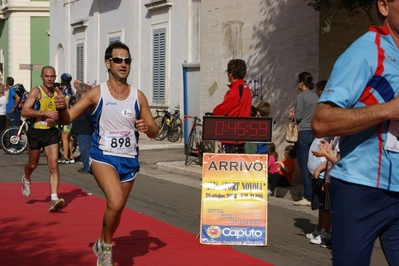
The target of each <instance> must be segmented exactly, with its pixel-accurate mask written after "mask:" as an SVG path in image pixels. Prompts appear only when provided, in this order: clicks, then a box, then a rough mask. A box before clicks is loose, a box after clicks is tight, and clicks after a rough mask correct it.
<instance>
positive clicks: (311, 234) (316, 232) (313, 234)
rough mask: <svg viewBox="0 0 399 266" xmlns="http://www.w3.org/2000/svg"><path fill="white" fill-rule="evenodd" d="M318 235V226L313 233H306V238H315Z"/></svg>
mask: <svg viewBox="0 0 399 266" xmlns="http://www.w3.org/2000/svg"><path fill="white" fill-rule="evenodd" d="M318 235H320V231H319V230H317V228H316V229H315V230H314V231H313V232H312V233H308V234H306V238H307V239H315V238H316V237H317V236H318Z"/></svg>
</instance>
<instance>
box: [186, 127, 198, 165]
mask: <svg viewBox="0 0 399 266" xmlns="http://www.w3.org/2000/svg"><path fill="white" fill-rule="evenodd" d="M195 146H196V144H195V136H194V134H193V132H191V133H190V135H189V136H188V140H187V143H186V144H184V153H185V154H186V161H185V162H184V164H185V165H187V164H188V161H189V160H188V157H189V156H192V155H193V152H192V151H193V149H195V148H196V147H195Z"/></svg>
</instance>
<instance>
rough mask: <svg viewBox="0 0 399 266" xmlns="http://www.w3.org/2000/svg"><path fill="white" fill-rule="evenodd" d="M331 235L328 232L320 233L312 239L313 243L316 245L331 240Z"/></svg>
mask: <svg viewBox="0 0 399 266" xmlns="http://www.w3.org/2000/svg"><path fill="white" fill-rule="evenodd" d="M330 238H331V237H330V235H328V234H319V235H318V236H316V237H315V238H314V239H310V241H309V242H310V243H311V244H315V245H320V244H321V243H322V242H323V243H325V242H326V241H327V240H329V239H330Z"/></svg>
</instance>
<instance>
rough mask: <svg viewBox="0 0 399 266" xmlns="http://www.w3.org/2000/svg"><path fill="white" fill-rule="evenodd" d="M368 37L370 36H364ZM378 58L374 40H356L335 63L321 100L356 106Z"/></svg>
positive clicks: (372, 73)
mask: <svg viewBox="0 0 399 266" xmlns="http://www.w3.org/2000/svg"><path fill="white" fill-rule="evenodd" d="M366 37H369V36H365V37H363V38H366ZM370 38H371V37H370ZM377 60H378V58H377V48H376V45H375V44H374V43H373V42H370V40H368V42H367V43H365V42H364V41H362V39H359V40H358V41H356V42H355V43H354V44H353V45H352V46H351V47H349V48H348V49H347V50H346V51H345V52H344V53H343V54H342V55H341V56H340V57H339V59H338V60H337V62H336V63H335V65H334V68H333V70H332V72H331V76H330V78H329V79H328V82H327V85H326V87H325V89H324V91H323V94H322V95H321V97H320V99H319V102H333V103H334V104H336V105H338V106H340V107H342V108H351V107H355V106H356V104H357V103H358V100H359V98H360V96H361V95H362V93H363V91H364V89H365V88H366V86H367V84H368V82H369V81H370V80H371V79H372V77H373V75H374V73H375V71H376V67H377V63H378V61H377Z"/></svg>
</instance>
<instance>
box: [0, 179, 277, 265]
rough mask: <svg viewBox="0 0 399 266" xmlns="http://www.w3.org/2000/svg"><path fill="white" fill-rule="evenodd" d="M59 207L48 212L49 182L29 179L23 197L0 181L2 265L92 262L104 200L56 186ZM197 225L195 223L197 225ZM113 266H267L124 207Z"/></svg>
mask: <svg viewBox="0 0 399 266" xmlns="http://www.w3.org/2000/svg"><path fill="white" fill-rule="evenodd" d="M59 191H60V194H59V196H60V197H63V198H64V199H65V201H66V206H65V208H64V209H62V210H61V211H59V212H58V213H49V212H48V207H49V204H50V196H49V186H48V184H47V183H34V182H33V183H32V196H31V197H30V198H25V197H24V196H22V193H21V185H20V184H19V183H18V184H16V183H6V184H5V183H2V184H0V233H1V238H0V264H1V265H7V266H11V265H18V266H21V265H32V266H36V265H40V266H55V265H56V266H64V265H75V266H76V265H84V266H86V265H96V256H95V255H94V253H93V252H92V250H91V246H92V245H93V242H94V241H95V240H97V239H98V238H99V234H100V229H101V228H100V227H101V221H102V215H103V211H104V208H105V200H103V199H101V198H99V197H96V196H93V195H90V194H88V193H87V192H85V191H83V190H82V189H80V188H79V187H76V186H73V185H67V184H61V185H60V190H59ZM198 227H199V226H198ZM114 242H115V247H114V264H115V265H118V266H127V265H129V266H130V265H136V266H146V265H151V266H157V265H162V266H169V265H179V266H180V265H181V266H185V265H190V266H203V265H207V266H212V265H218V266H223V265H246V266H250V265H271V264H267V263H265V262H263V261H261V260H258V259H255V258H252V257H250V256H247V255H245V254H242V253H240V252H237V251H235V250H234V249H233V248H232V247H229V246H206V245H200V244H199V241H198V239H196V238H195V235H193V234H190V233H188V232H185V231H183V230H181V229H179V228H176V227H174V226H171V225H168V224H166V223H163V222H161V221H159V220H156V219H154V218H151V217H149V216H146V215H143V214H140V213H138V212H135V211H133V210H130V209H125V210H124V213H123V215H122V221H121V224H120V226H119V228H118V230H117V231H116V233H115V236H114Z"/></svg>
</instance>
